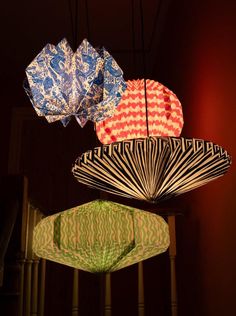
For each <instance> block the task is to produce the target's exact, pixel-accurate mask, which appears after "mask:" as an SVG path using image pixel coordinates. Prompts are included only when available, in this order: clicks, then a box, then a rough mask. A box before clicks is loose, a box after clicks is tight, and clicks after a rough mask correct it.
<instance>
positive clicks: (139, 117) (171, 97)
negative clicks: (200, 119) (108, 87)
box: [96, 79, 183, 144]
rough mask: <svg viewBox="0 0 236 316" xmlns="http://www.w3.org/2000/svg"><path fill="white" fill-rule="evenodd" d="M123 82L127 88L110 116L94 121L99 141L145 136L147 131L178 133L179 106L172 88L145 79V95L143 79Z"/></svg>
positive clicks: (108, 141)
mask: <svg viewBox="0 0 236 316" xmlns="http://www.w3.org/2000/svg"><path fill="white" fill-rule="evenodd" d="M126 84H127V89H126V90H125V92H124V93H123V95H122V98H121V101H120V103H119V105H118V106H117V109H116V111H115V113H114V115H113V116H112V117H111V118H108V119H106V120H104V121H102V122H98V123H97V124H96V133H97V136H98V138H99V140H100V141H101V143H103V144H109V143H112V142H115V141H122V140H125V139H132V138H141V137H146V136H148V135H147V130H149V136H176V137H178V136H180V134H181V131H182V127H183V113H182V107H181V103H180V101H179V100H178V98H177V96H176V95H175V94H174V93H173V92H172V91H170V90H169V89H168V88H166V87H165V86H164V85H162V84H161V83H159V82H157V81H154V80H149V79H146V95H145V87H144V84H145V83H144V79H142V80H129V81H127V82H126ZM145 98H146V101H147V105H146V101H145ZM146 106H147V109H146ZM146 110H147V113H146ZM147 123H148V128H147Z"/></svg>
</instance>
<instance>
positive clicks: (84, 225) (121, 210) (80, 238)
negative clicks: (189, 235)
mask: <svg viewBox="0 0 236 316" xmlns="http://www.w3.org/2000/svg"><path fill="white" fill-rule="evenodd" d="M168 246H169V229H168V225H167V223H166V222H165V221H164V219H163V218H162V217H160V216H158V215H156V214H153V213H150V212H145V211H141V210H138V209H135V208H131V207H128V206H125V205H122V204H118V203H114V202H108V201H102V200H95V201H92V202H90V203H86V204H83V205H80V206H77V207H74V208H72V209H70V210H67V211H64V212H61V213H57V214H54V215H52V216H48V217H46V218H44V219H43V220H41V222H39V223H38V225H37V226H36V227H35V229H34V235H33V249H34V252H35V253H36V254H37V255H38V256H39V257H43V258H45V259H49V260H52V261H55V262H58V263H62V264H65V265H68V266H71V267H74V268H78V269H82V270H84V271H89V272H94V273H97V272H112V271H116V270H119V269H121V268H124V267H126V266H129V265H132V264H134V263H137V262H139V261H142V260H144V259H147V258H150V257H152V256H155V255H157V254H160V253H162V252H164V251H166V249H167V248H168Z"/></svg>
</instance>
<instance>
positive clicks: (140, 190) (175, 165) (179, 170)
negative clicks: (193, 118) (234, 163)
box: [72, 137, 231, 202]
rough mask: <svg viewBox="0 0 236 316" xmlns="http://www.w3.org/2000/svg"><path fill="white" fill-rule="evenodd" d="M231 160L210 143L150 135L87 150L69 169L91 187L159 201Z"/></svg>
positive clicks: (213, 174)
mask: <svg viewBox="0 0 236 316" xmlns="http://www.w3.org/2000/svg"><path fill="white" fill-rule="evenodd" d="M230 164H231V158H230V156H229V155H228V153H227V151H226V150H224V149H223V148H222V147H220V146H218V145H216V144H214V143H212V142H209V141H204V140H201V139H187V138H177V137H167V138H165V137H149V138H140V139H132V140H126V141H121V142H116V143H112V144H108V145H103V146H101V147H96V148H94V149H93V150H89V151H87V152H85V153H84V154H83V155H82V156H81V157H79V158H78V159H77V161H76V162H75V164H74V166H73V169H72V172H73V174H74V176H75V177H76V179H77V180H78V181H79V182H81V183H84V184H86V185H88V186H90V187H92V188H96V189H99V190H104V191H107V192H110V193H114V194H117V195H121V196H124V197H128V198H135V199H140V200H147V201H149V202H157V201H159V200H161V199H166V198H169V197H171V196H175V195H178V194H181V193H184V192H187V191H190V190H192V189H195V188H197V187H199V186H201V185H204V184H206V183H207V182H209V181H211V180H214V179H216V178H218V177H219V176H222V175H223V174H224V173H225V172H226V171H227V169H228V168H229V167H230Z"/></svg>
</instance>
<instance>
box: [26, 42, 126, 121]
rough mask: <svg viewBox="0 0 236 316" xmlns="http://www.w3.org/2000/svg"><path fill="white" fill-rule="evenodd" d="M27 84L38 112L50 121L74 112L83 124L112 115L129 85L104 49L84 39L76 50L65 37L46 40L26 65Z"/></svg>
mask: <svg viewBox="0 0 236 316" xmlns="http://www.w3.org/2000/svg"><path fill="white" fill-rule="evenodd" d="M26 75H27V80H25V82H24V88H25V91H26V93H27V94H28V96H29V98H30V100H31V102H32V104H33V107H34V109H35V111H36V112H37V114H38V115H39V116H45V117H46V119H47V120H48V122H54V121H57V120H61V122H62V123H63V125H64V126H66V125H67V124H68V122H69V120H70V119H71V117H72V116H75V118H76V120H77V121H78V123H79V124H80V126H81V127H83V126H84V125H85V123H86V122H87V121H88V120H91V121H94V122H99V121H101V120H103V119H105V118H107V117H110V116H112V115H113V113H114V111H115V108H116V106H117V104H118V103H119V101H120V98H121V95H122V93H123V91H124V90H125V88H126V84H125V81H124V79H123V72H122V70H121V69H120V67H119V66H118V65H117V63H116V62H115V60H114V59H113V57H112V56H111V55H110V54H109V53H108V52H107V51H106V50H105V49H104V48H102V49H99V50H96V49H94V48H93V47H92V46H91V45H90V44H89V42H88V41H87V40H86V39H85V40H83V42H82V43H81V45H80V46H79V47H78V49H77V50H76V52H73V50H72V49H71V47H70V45H69V44H68V42H67V40H66V39H63V40H62V41H61V42H60V43H59V44H58V45H57V46H54V45H52V44H47V45H46V46H45V47H44V48H43V50H42V51H41V52H40V53H39V54H38V55H37V57H36V58H35V59H34V60H33V61H32V62H31V63H30V65H29V66H28V67H27V68H26Z"/></svg>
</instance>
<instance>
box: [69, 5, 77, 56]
mask: <svg viewBox="0 0 236 316" xmlns="http://www.w3.org/2000/svg"><path fill="white" fill-rule="evenodd" d="M68 7H69V13H70V23H71V33H72V41H73V49H74V51H75V50H76V49H77V46H78V0H75V2H74V12H75V13H74V15H73V8H72V0H68Z"/></svg>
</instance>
